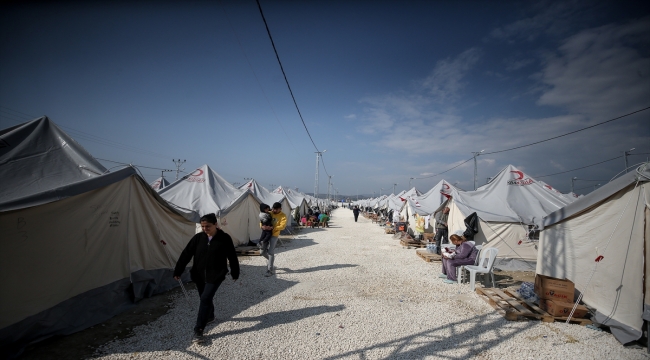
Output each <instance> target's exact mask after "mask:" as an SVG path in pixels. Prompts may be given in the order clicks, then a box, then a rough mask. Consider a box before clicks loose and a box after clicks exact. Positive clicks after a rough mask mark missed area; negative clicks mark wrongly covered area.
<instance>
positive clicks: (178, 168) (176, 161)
mask: <svg viewBox="0 0 650 360" xmlns="http://www.w3.org/2000/svg"><path fill="white" fill-rule="evenodd" d="M172 161H173V162H174V164H175V165H176V180H178V173H180V172H181V171H185V168H182V169H181V165H183V164H184V163H185V161H186V160H183V161H181V159H178V160H177V159H172Z"/></svg>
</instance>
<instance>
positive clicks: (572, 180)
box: [571, 176, 578, 192]
mask: <svg viewBox="0 0 650 360" xmlns="http://www.w3.org/2000/svg"><path fill="white" fill-rule="evenodd" d="M576 180H578V178H577V177H575V176H574V177H572V178H571V192H573V183H575V181H576Z"/></svg>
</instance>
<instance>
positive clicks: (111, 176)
mask: <svg viewBox="0 0 650 360" xmlns="http://www.w3.org/2000/svg"><path fill="white" fill-rule="evenodd" d="M0 179H2V187H0V234H2V235H1V238H0V271H2V273H3V274H5V275H7V276H5V280H4V282H3V284H4V289H5V290H4V291H2V292H0V357H2V358H6V357H8V356H12V355H15V354H17V353H18V352H20V351H21V349H23V348H24V347H25V346H26V345H27V344H29V343H30V342H34V341H39V340H42V339H45V338H48V337H51V336H53V335H66V334H70V333H73V332H76V331H79V330H81V329H84V328H87V327H89V326H93V325H95V324H98V323H101V322H103V321H105V320H107V319H109V318H110V317H112V316H114V315H116V314H118V313H120V312H122V311H124V310H126V309H128V308H129V307H131V306H133V304H134V303H135V302H137V301H138V300H139V299H142V298H144V297H148V296H151V295H154V294H158V293H162V292H165V291H168V290H169V289H171V288H173V287H175V286H178V283H177V282H175V281H174V280H173V278H172V273H171V271H172V270H171V269H172V268H173V266H174V261H175V259H177V258H178V256H179V255H180V253H181V251H182V249H183V248H184V246H185V244H186V243H187V241H188V240H189V239H190V238H191V237H192V236H193V235H194V234H195V233H196V232H197V224H196V223H197V222H198V220H199V218H200V216H201V215H204V214H206V213H216V214H217V215H218V216H219V222H220V225H221V227H222V228H224V230H225V231H226V232H228V233H230V234H231V236H232V238H233V241H234V243H235V245H236V246H237V245H242V244H246V243H248V242H249V241H250V240H251V239H257V238H259V235H260V232H261V230H260V229H259V220H258V215H259V204H260V203H261V202H266V203H269V204H272V203H273V202H276V201H277V202H280V203H282V204H283V211H286V213H287V215H288V216H289V214H291V213H292V212H298V213H299V214H300V215H302V214H304V213H306V211H307V209H308V207H309V206H316V205H321V206H322V205H324V204H319V202H317V200H316V199H315V198H310V197H309V196H306V195H303V194H300V193H297V192H296V191H285V190H284V189H282V188H278V189H276V190H275V191H274V192H269V191H268V190H266V189H264V188H263V187H261V186H259V185H258V184H257V183H256V182H255V181H254V180H251V181H250V182H248V183H247V184H245V185H244V186H242V188H236V187H234V186H233V185H231V184H230V183H228V182H227V181H226V180H224V179H223V178H222V177H221V176H219V175H218V174H217V173H216V172H214V171H213V170H212V169H210V168H209V167H208V166H207V165H204V166H202V167H200V168H199V169H197V170H195V171H194V172H192V173H191V174H188V175H187V176H184V177H183V178H182V179H180V180H178V181H176V182H174V183H172V184H166V185H167V186H165V187H164V188H162V189H160V190H159V191H156V190H154V189H153V188H152V186H151V185H150V184H148V183H147V182H146V181H145V180H144V179H143V177H142V176H140V175H139V174H138V171H137V169H136V168H133V167H124V168H122V169H120V170H117V171H112V172H109V171H108V170H107V169H106V168H105V167H104V166H102V165H101V164H100V163H99V162H98V161H97V160H96V159H95V158H93V157H92V156H91V155H90V154H89V153H88V152H87V151H86V150H85V149H83V148H82V147H81V146H80V145H79V144H78V143H77V142H76V141H75V140H74V139H72V138H71V137H70V136H69V135H68V134H66V133H65V132H64V131H62V130H61V129H60V128H59V127H57V126H56V124H54V123H53V122H52V121H51V120H50V119H48V118H47V117H41V118H38V119H35V120H32V121H29V122H26V123H23V124H19V125H16V126H13V127H10V128H6V129H3V130H0ZM163 242H164V244H166V245H163ZM183 279H184V280H185V281H187V280H189V275H188V274H187V273H186V274H184V277H183Z"/></svg>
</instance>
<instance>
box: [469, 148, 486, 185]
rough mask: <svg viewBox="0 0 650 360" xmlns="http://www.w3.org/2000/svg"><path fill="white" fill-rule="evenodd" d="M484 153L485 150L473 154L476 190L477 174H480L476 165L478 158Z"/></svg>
mask: <svg viewBox="0 0 650 360" xmlns="http://www.w3.org/2000/svg"><path fill="white" fill-rule="evenodd" d="M483 151H485V149H483V150H481V151H477V152H472V154H474V190H476V174H477V172H478V171H477V170H478V167H477V165H476V157H477V156H479V155H480V154H481V153H482V152H483Z"/></svg>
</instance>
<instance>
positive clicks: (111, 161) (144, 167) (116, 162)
mask: <svg viewBox="0 0 650 360" xmlns="http://www.w3.org/2000/svg"><path fill="white" fill-rule="evenodd" d="M95 159H97V160H101V161H108V162H110V163H113V164H120V165H127V166H133V167H141V168H143V169H153V170H163V171H174V170H170V169H162V168H155V167H150V166H143V165H135V164H127V163H123V162H119V161H113V160H107V159H100V158H95ZM181 172H183V171H181Z"/></svg>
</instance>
